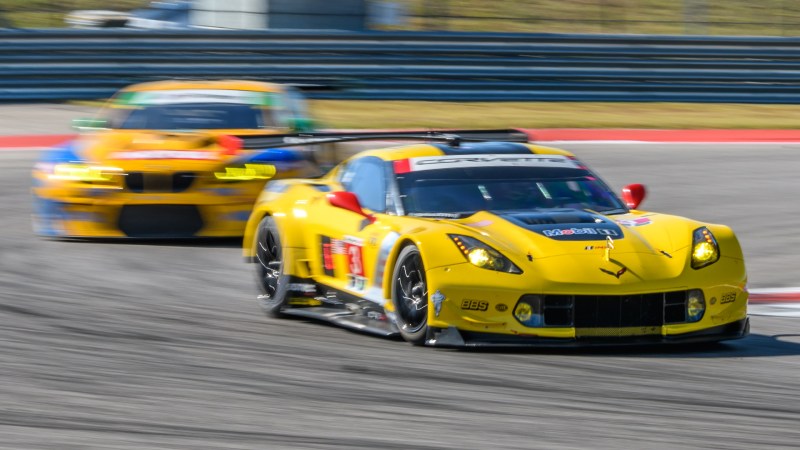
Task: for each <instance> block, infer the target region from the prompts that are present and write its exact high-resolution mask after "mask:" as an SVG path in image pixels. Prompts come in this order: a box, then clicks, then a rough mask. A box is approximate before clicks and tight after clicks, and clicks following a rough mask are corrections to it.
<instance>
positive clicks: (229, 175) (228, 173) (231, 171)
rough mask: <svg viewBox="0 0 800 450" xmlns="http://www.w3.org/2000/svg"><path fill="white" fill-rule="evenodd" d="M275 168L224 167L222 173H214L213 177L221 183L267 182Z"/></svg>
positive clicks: (259, 166) (270, 166)
mask: <svg viewBox="0 0 800 450" xmlns="http://www.w3.org/2000/svg"><path fill="white" fill-rule="evenodd" d="M275 172H276V171H275V166H273V165H271V164H245V165H244V166H237V167H225V171H224V172H214V177H216V179H218V180H222V181H252V180H269V179H270V178H272V177H274V176H275Z"/></svg>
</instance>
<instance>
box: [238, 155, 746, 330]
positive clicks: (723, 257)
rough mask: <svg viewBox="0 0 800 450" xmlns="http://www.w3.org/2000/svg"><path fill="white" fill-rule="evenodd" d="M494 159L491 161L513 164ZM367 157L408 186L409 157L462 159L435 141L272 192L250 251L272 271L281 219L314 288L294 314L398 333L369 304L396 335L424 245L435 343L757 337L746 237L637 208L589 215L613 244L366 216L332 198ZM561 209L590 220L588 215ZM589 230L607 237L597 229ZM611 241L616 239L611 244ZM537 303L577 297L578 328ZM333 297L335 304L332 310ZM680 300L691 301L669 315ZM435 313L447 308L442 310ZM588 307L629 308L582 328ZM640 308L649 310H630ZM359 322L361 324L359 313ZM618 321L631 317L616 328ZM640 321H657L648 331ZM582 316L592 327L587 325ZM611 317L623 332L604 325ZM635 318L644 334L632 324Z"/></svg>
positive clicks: (289, 262)
mask: <svg viewBox="0 0 800 450" xmlns="http://www.w3.org/2000/svg"><path fill="white" fill-rule="evenodd" d="M516 150H517V151H518V153H520V152H524V151H527V152H529V154H535V155H555V157H556V158H559V159H558V161H561V163H563V162H564V160H574V156H573V155H572V154H571V153H569V152H566V151H563V150H558V149H552V148H548V147H542V146H537V145H532V144H518V147H516ZM453 153H457V149H456V150H453ZM478 156H479V157H480V156H481V155H478ZM490 156H492V157H491V158H487V161H488V160H492V159H501V158H503V157H504V156H502V155H499V156H498V155H490ZM367 157H369V158H379V159H380V160H381V161H385V162H386V164H387V167H391V166H392V165H394V167H395V169H396V171H395V176H399V175H398V174H400V173H401V172H398V171H397V170H398V169H397V168H398V167H401V169H399V170H406V169H402V167H405V166H403V164H406V161H407V160H409V158H423V157H434V158H440V159H439V161H448V159H447V158H449V154H447V155H446V154H445V153H444V152H443V150H442V148H441V147H440V146H434V145H429V144H417V145H408V146H402V147H397V148H383V149H377V150H370V151H366V152H363V153H360V154H358V155H356V156H354V157H353V158H351V159H350V160H348V161H345V162H344V163H343V164H342V165H340V166H339V167H337V168H335V169H334V170H332V171H331V172H330V173H329V174H328V175H327V176H326V177H324V178H322V179H315V180H280V181H275V182H270V183H269V184H268V185H267V186H266V188H265V191H264V192H263V193H262V194H261V195H260V196H259V199H258V200H257V202H256V204H255V207H254V210H253V213H252V215H251V216H250V219H249V221H248V224H247V227H246V230H245V236H244V247H243V254H244V256H245V258H246V260H248V261H254V262H262V263H263V261H260V256H259V250H258V244H257V241H258V239H259V236H258V228H259V224H260V223H262V220H263V219H264V218H265V217H270V218H271V219H269V220H271V221H274V223H275V224H276V225H277V229H278V230H279V233H280V241H281V244H282V246H283V248H284V260H283V267H282V271H283V274H284V275H286V276H288V277H290V278H291V279H292V280H293V281H292V283H293V285H302V286H304V290H303V292H291V291H290V292H289V294H288V295H289V297H291V299H290V300H289V301H288V303H287V304H286V308H285V310H284V311H285V312H286V313H290V314H291V313H298V312H299V313H300V314H301V315H303V314H304V315H309V316H314V311H320V312H319V314H320V317H321V318H323V319H326V320H330V321H332V322H335V323H339V324H340V325H344V326H349V327H351V328H356V329H362V330H363V329H366V330H368V331H369V330H372V331H375V332H376V333H379V334H391V333H390V332H383V333H382V332H381V330H384V331H385V330H386V329H387V327H386V326H377V325H376V326H372V325H370V323H368V321H367V319H363V320H362V318H361V317H360V316H359V314H361V313H359V311H361V310H360V309H359V308H362V309H363V310H364V311H366V313H364V314H361V315H366V316H365V317H372V318H373V322H377V321H380V320H383V321H387V322H388V325H389V328H391V326H392V325H395V326H398V327H399V325H398V322H397V321H396V320H395V319H396V317H397V315H398V311H397V309H396V305H397V304H398V303H397V300H395V301H393V300H392V298H393V295H394V294H393V286H394V281H395V280H393V272H394V270H395V265H396V264H398V261H397V258H398V255H400V254H401V251H402V250H403V249H404V248H405V247H406V246H409V245H413V246H414V247H416V248H417V249H418V251H419V254H420V257H421V261H422V265H423V266H424V272H425V278H426V282H427V285H426V287H427V293H426V297H425V299H426V302H427V306H428V307H427V313H426V314H427V316H426V321H427V327H428V329H429V330H430V331H429V332H428V335H427V336H426V338H425V343H427V344H431V345H453V346H463V345H492V344H498V345H582V344H592V343H605V344H609V343H610V344H616V343H636V342H673V341H674V342H678V341H685V342H692V341H704V340H710V341H713V340H722V339H735V338H738V337H742V336H744V335H746V334H747V332H748V323H747V296H748V294H747V290H746V284H747V275H746V270H745V264H744V258H743V255H742V250H741V247H740V245H739V242H738V240H737V238H736V236H735V234H734V233H733V232H732V230H731V229H730V228H728V227H726V226H723V225H715V224H706V223H701V222H698V221H695V220H691V219H686V218H682V217H677V216H671V215H666V214H658V213H654V212H648V211H642V210H634V209H629V210H627V211H621V212H615V213H614V214H609V215H605V216H604V215H601V214H598V213H596V212H594V211H588V212H587V211H584V212H581V213H580V214H584V213H585V214H587V215H588V217H590V219H591V220H590V221H589V222H587V223H590V224H591V223H596V224H598V225H596V226H597V227H598V228H596V230H599V231H602V230H611V231H606V233H608V235H600V234H598V235H597V236H588V237H581V238H580V239H579V240H564V239H562V238H564V236H560V234H559V233H563V234H565V235H566V234H570V233H580V232H581V230H582V229H581V228H577V229H576V228H575V226H570V225H564V226H563V227H567V228H564V229H561V228H559V227H560V225H552V226H551V225H538V224H533V225H525V226H524V224H522V222H520V220H521V219H520V218H519V217H522V218H523V219H525V218H526V217H527V218H530V217H528V216H525V215H524V214H522V215H520V216H519V217H517V216H515V215H513V214H512V215H507V214H503V213H499V212H493V211H477V212H475V213H474V214H469V215H468V216H466V217H452V218H451V217H444V216H442V217H416V216H411V215H402V214H397V213H396V212H392V211H371V210H369V209H366V208H364V211H363V214H361V213H358V211H356V210H353V209H348V208H344V207H340V206H334V205H333V204H332V203H331V200H330V199H329V198H330V197H331V196H332V194H333V193H337V192H341V191H345V190H346V186H345V185H346V184H347V183H346V181H347V180H346V179H347V175H346V173H347V171H348V170H349V169H348V167H351V165H352V163H353V162H354V161H357V160H359V159H361V158H367ZM458 158H465V157H464V156H459V157H458ZM454 161H455V159H454ZM489 163H490V162H489ZM398 164H400V166H398ZM476 164H478V163H477V162H476ZM487 164H488V163H487ZM580 167H581V168H585V167H583V166H580ZM362 206H363V205H362ZM557 212H558V211H557ZM544 213H546V214H550V213H549V212H547V211H545V212H544ZM561 213H564V214H567V213H568V214H579V212H577V210H569V211H566V212H564V211H560V212H559V214H561ZM515 214H516V213H515ZM546 217H550V216H546ZM553 217H555V216H553ZM531 220H533V219H531ZM521 224H522V225H521ZM601 226H602V227H603V228H602V229H601V228H599V227H601ZM537 227H538V228H537ZM542 227H545V228H542ZM546 227H551V228H546ZM698 229H700V230H702V229H706V230H709V231H710V233H712V234H713V236H714V238H715V239H716V243H717V245H718V247H719V254H720V257H719V259H718V260H717V261H716V262H714V263H712V264H710V265H707V266H705V267H700V268H693V267H692V263H691V262H692V258H693V257H692V252H693V245H694V241H693V238H692V236H693V233H694V232H695V231H696V230H698ZM587 230H588V231H587ZM587 230H584V231H585V232H586V233H594V232H595V231H592V230H595V229H594V228H591V225H587ZM548 233H549V235H548ZM612 234H613V236H614V238H613V239H610V235H612ZM452 236H466V237H467V238H473V239H476V240H479V241H480V242H482V243H483V244H485V245H487V246H489V247H491V248H492V249H494V250H496V251H497V252H499V253H500V254H501V255H503V256H504V257H505V258H507V259H508V260H509V261H510V262H511V263H512V264H513V265H514V266H515V267H517V268H518V269H519V273H509V272H501V271H497V270H490V269H487V268H482V267H478V266H476V265H474V264H473V263H471V262H470V261H469V259H468V258H467V257H466V256H465V255H466V254H465V253H462V251H461V250H459V247H458V246H457V245H456V242H455V241H454V240H453V238H452ZM354 255H355V256H356V257H357V258H354ZM309 286H314V289H311V288H310V287H309ZM697 291H700V292H702V295H703V298H704V305H705V310H704V313H702V317H701V318H700V319H698V320H694V319H685V320H682V319H681V318H680V317H681V314H683V309H686V310H688V309H689V307H690V306H689V305H690V303H691V300H689V298H690V297H692V295H694V294H692V293H693V292H697ZM312 293H313V295H312ZM525 296H538V297H539V298H541V299H544V300H541V301H542V302H544V303H543V304H545V305H546V304H547V303H546V302H547V301H550V300H552V301H553V302H554V304H555V303H558V301H561V299H568V300H565V301H567V302H571V303H569V304H570V305H571V306H570V308H572V309H571V310H570V312H569V314H572V316H571V318H570V319H569V320H570V322H569V323H568V325H569V326H558V325H544V326H531V325H530V324H525V323H523V321H522V320H520V318H519V317H520V315H519V314H515V309H516V308H517V306H518V305H519V304H520V302H521V299H522V298H523V297H525ZM303 298H304V299H305V300H303ZM434 298H435V301H434ZM331 299H337V300H335V301H333V300H331ZM348 299H351V300H352V302H351V303H353V304H354V305H355V306H352V305H351V306H350V309H349V310H347V309H345V310H344V311H343V312H342V313H331V312H329V310H335V309H336V306H335V304H336V303H337V302H339V303H348ZM331 301H333V303H334V306H331V305H330V304H328V303H329V302H331ZM359 301H362V303H359ZM363 301H366V302H367V303H366V304H367V306H364V302H363ZM681 301H682V302H683V303H680V302H681ZM647 302H651V303H652V302H661V303H658V304H659V305H661V306H659V307H660V308H662V310H663V314H664V317H661V318H660V319H659V317H655V316H658V315H659V314H660V313H659V312H658V311H656V312H655V313H654V312H653V311H650V312H647V311H645V309H646V308H648V306H647ZM670 302H678V303H675V304H680V305H679V306H674V305H673V306H668V305H672V303H670ZM434 303H436V307H432V306H431V305H433V304H434ZM587 304H588V305H598V306H597V307H598V308H602V307H605V305H606V304H609V305H611V306H610V307H612V308H618V309H619V312H618V313H613V314H611V316H612V317H610V318H609V317H605V316H603V315H602V314H598V315H597V317H594V316H592V317H589V318H588V319H587V318H583V319H581V318H580V317H579V315H580V314H584V315H586V313H585V311H584V312H582V313H579V309H580V308H583V309H584V310H586V309H587V308H590V306H585V305H587ZM359 305H360V306H359ZM369 305H373V306H374V309H370V306H369ZM626 305H628V306H626ZM546 307H547V306H545V308H546ZM628 307H630V308H634V309H635V308H640V309H641V311H639V312H638V313H637V312H636V311H634V312H632V313H631V312H627V311H626V308H628ZM326 308H327V309H326ZM670 308H671V309H670ZM676 308H677V309H676ZM681 308H683V309H681ZM668 310H669V311H668ZM362 312H363V311H362ZM348 314H350V316H351V317H349V318H348V317H346V316H348ZM543 314H544V313H543ZM615 314H619V316H620V317H627V318H622V319H621V318H615V317H613V316H614V315H615ZM636 314H639V315H640V316H644V315H647V314H650V315H653V316H654V317H652V318H651V319H648V321H639V320H638V319H637V317H636ZM687 314H689V313H687ZM521 316H524V314H522V315H521ZM589 316H591V314H589ZM601 316H602V317H601ZM629 316H630V317H629ZM667 316H670V317H672V319H670V318H669V317H667ZM553 317H557V316H555V315H553ZM665 317H666V318H665ZM676 317H677V318H676ZM686 317H690V316H689V315H687V316H686ZM582 320H583V321H589V322H591V324H590V325H589V326H582V325H581V323H579V322H580V321H582ZM604 320H606V321H610V322H613V323H612V324H610V325H609V324H605V325H604V323H603V321H604ZM592 321H594V322H592ZM626 321H628V322H630V323H631V324H633V325H632V326H625V325H626V323H627V322H626ZM640 322H641V323H640ZM645 322H647V323H645ZM395 331H396V330H395Z"/></svg>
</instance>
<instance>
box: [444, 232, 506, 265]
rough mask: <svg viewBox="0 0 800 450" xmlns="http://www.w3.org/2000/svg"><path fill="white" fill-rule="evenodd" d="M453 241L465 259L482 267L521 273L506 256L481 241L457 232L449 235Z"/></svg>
mask: <svg viewBox="0 0 800 450" xmlns="http://www.w3.org/2000/svg"><path fill="white" fill-rule="evenodd" d="M449 236H450V239H452V240H453V243H455V244H456V247H458V249H459V250H461V253H462V254H463V255H464V257H466V258H467V261H469V262H470V263H472V264H473V265H475V266H478V267H480V268H482V269H489V270H496V271H498V272H508V273H522V270H520V268H519V267H517V266H516V265H514V263H512V262H511V260H509V259H508V258H506V257H505V256H503V255H502V254H501V253H500V252H498V251H497V250H495V249H493V248H492V247H489V246H488V245H486V244H484V243H483V242H481V241H479V240H477V239H475V238H471V237H469V236H461V235H458V234H451V235H449Z"/></svg>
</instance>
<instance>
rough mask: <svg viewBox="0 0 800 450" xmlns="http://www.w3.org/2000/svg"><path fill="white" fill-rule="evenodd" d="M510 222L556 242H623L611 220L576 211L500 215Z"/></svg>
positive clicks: (618, 229)
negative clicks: (608, 238)
mask: <svg viewBox="0 0 800 450" xmlns="http://www.w3.org/2000/svg"><path fill="white" fill-rule="evenodd" d="M500 217H502V218H504V219H506V220H508V221H509V222H511V223H513V224H515V225H517V226H519V227H522V228H525V229H526V230H530V231H533V232H535V233H537V234H541V235H542V236H546V237H548V238H551V239H555V240H559V241H596V240H602V239H605V238H606V237H611V238H613V239H622V238H623V237H624V234H623V233H622V229H621V228H620V227H619V225H617V224H616V223H614V222H613V221H611V220H608V219H607V218H605V217H603V216H601V215H599V214H592V213H589V212H586V211H581V210H578V209H569V208H566V209H552V210H547V211H535V212H519V213H508V214H500Z"/></svg>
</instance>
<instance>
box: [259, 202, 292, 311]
mask: <svg viewBox="0 0 800 450" xmlns="http://www.w3.org/2000/svg"><path fill="white" fill-rule="evenodd" d="M255 243H256V249H255V250H256V252H255V253H256V281H257V283H258V288H259V290H260V291H261V295H259V296H258V303H259V305H260V306H261V309H263V310H264V313H265V314H266V315H268V316H270V317H275V318H279V317H282V316H283V314H282V310H283V308H284V307H285V306H286V303H287V302H288V300H289V296H288V292H289V276H288V275H286V274H285V273H284V267H283V264H284V258H283V246H282V245H281V239H280V234H279V232H278V225H277V224H276V223H275V219H273V218H272V217H270V216H266V217H264V218H263V219H261V222H259V224H258V228H257V229H256V237H255Z"/></svg>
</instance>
